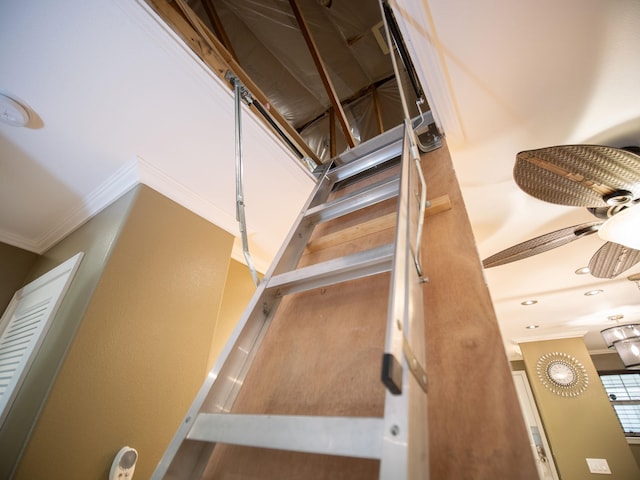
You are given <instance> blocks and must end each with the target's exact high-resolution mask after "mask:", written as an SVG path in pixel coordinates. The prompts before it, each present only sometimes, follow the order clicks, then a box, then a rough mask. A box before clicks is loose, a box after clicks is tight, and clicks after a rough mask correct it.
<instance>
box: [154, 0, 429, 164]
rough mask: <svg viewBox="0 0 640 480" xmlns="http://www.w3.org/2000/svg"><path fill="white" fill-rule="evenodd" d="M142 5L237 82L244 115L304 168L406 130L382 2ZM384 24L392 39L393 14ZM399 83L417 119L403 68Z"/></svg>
mask: <svg viewBox="0 0 640 480" xmlns="http://www.w3.org/2000/svg"><path fill="white" fill-rule="evenodd" d="M146 1H147V3H148V4H149V5H150V6H151V7H152V8H153V9H154V10H155V11H156V12H157V13H158V14H159V15H160V16H161V17H162V18H163V19H164V20H165V21H166V22H167V23H168V24H169V26H170V27H171V28H173V30H174V31H176V32H177V33H178V34H179V35H180V36H181V37H182V39H183V40H184V41H185V42H186V43H187V44H188V45H189V46H190V47H191V48H192V49H193V50H194V52H195V53H196V54H197V55H198V56H199V57H200V58H201V59H202V60H203V61H204V62H205V63H206V64H207V65H209V67H211V69H212V70H213V71H214V72H215V73H216V74H217V75H218V76H219V77H220V78H221V79H223V80H225V76H226V74H227V72H229V71H231V72H232V73H233V74H235V75H236V76H237V77H238V78H239V79H240V80H241V81H242V83H243V84H244V85H245V86H246V87H247V89H248V90H249V91H250V92H251V94H252V95H253V96H254V97H255V100H256V101H255V102H254V104H253V105H251V106H250V108H251V109H252V110H253V111H254V113H256V114H257V116H258V117H259V118H262V119H263V120H264V121H265V122H266V123H267V125H268V126H269V127H270V128H271V129H272V130H273V131H274V133H275V134H276V135H277V136H279V137H280V138H281V139H282V140H283V142H284V143H285V144H286V145H287V146H288V147H289V148H291V150H292V151H294V152H295V153H296V155H297V156H298V158H300V159H301V160H302V161H303V163H304V161H305V160H308V159H310V160H311V161H312V164H319V163H324V162H326V161H327V160H329V159H330V158H333V157H335V156H336V155H337V154H338V153H340V152H343V151H345V150H347V149H349V148H351V147H353V146H355V145H358V144H360V143H362V142H364V141H366V140H369V139H371V138H374V137H376V136H377V135H379V134H381V133H383V132H385V131H388V130H390V129H391V128H393V127H395V126H397V125H400V124H401V123H402V121H403V118H404V115H403V109H402V105H401V99H400V94H399V92H398V86H397V82H396V78H395V75H394V73H393V72H394V70H393V65H392V61H391V56H390V55H389V53H388V48H387V49H386V50H387V51H386V52H385V48H383V47H386V41H385V37H384V35H386V32H385V31H384V27H383V25H384V23H383V22H382V15H381V9H380V4H379V2H378V0H362V1H358V2H350V1H321V0H171V1H169V0H146ZM385 15H386V16H387V22H389V24H390V25H391V27H390V28H391V30H392V31H393V30H394V24H395V20H394V19H393V14H392V12H391V9H390V8H389V7H385ZM396 33H397V32H396ZM396 38H400V37H399V35H398V36H397V37H396ZM401 43H402V42H400V44H399V45H398V50H399V51H400V53H401V55H399V57H400V60H399V61H398V62H397V63H398V64H399V65H401V66H403V65H405V62H406V61H409V62H410V60H408V55H407V54H406V49H404V48H403V47H404V46H403V45H402V44H401ZM394 52H395V54H396V55H398V53H397V52H396V51H395V49H394ZM409 70H410V71H412V72H413V70H412V67H411V66H410V67H409ZM400 77H401V82H402V83H403V87H404V91H405V92H406V95H407V103H408V105H409V106H410V107H411V108H412V110H413V111H411V112H410V114H411V115H412V116H414V117H415V116H417V115H418V114H419V113H420V112H419V110H418V108H417V107H416V106H415V105H416V100H417V99H418V98H419V97H422V96H423V95H422V91H421V88H420V86H419V84H418V81H417V79H416V78H415V74H413V78H412V76H411V75H409V74H408V73H407V69H406V68H401V72H400ZM225 82H226V83H228V81H227V80H225ZM229 88H233V87H232V85H229ZM416 92H419V93H416ZM422 110H425V111H426V110H428V107H427V106H426V105H425V107H424V108H422ZM307 163H311V162H307Z"/></svg>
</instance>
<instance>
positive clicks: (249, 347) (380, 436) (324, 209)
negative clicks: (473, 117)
mask: <svg viewBox="0 0 640 480" xmlns="http://www.w3.org/2000/svg"><path fill="white" fill-rule="evenodd" d="M427 117H428V118H429V119H430V120H431V121H430V122H427V123H431V124H432V123H433V121H432V117H431V116H430V114H427ZM423 123H425V122H423ZM411 128H412V127H411V125H410V124H409V122H408V121H405V124H404V125H401V126H399V127H396V128H395V129H393V130H390V131H388V132H386V133H385V134H382V135H380V136H378V137H376V138H374V139H372V140H370V141H369V142H365V143H363V144H361V145H360V146H358V147H356V148H355V149H352V150H350V151H347V152H346V153H344V154H342V155H341V156H338V157H337V158H336V159H334V160H333V161H332V162H330V163H329V164H325V165H321V166H320V167H319V168H318V169H317V172H316V176H317V177H318V182H317V185H316V187H315V189H314V190H313V192H312V194H311V196H310V198H309V199H308V201H307V203H306V205H305V207H304V209H303V210H302V212H301V213H300V215H299V217H298V218H297V221H296V223H295V225H294V226H293V228H292V229H291V231H290V232H289V234H288V236H287V238H286V240H285V242H284V244H283V246H282V247H281V248H280V251H279V252H278V253H277V255H276V257H275V259H274V261H273V263H272V265H271V267H270V268H269V270H268V272H267V273H266V274H265V276H264V278H263V280H262V282H261V283H260V285H259V286H258V288H257V290H256V292H255V294H254V295H253V297H252V299H251V301H250V303H249V305H248V307H247V309H246V311H245V313H244V314H243V316H242V318H241V320H240V321H239V322H238V324H237V326H236V328H235V330H234V332H233V333H232V335H231V338H230V339H229V341H228V343H227V345H226V346H225V348H224V349H223V351H222V353H221V355H220V357H219V359H218V361H217V362H216V364H215V365H214V367H213V369H212V370H211V372H210V374H209V375H208V377H207V379H206V381H205V383H204V385H203V386H202V388H201V389H200V392H199V393H198V395H197V396H196V398H195V400H194V402H193V404H192V406H191V408H190V410H189V411H188V413H187V414H186V416H185V418H184V421H183V422H182V424H181V426H180V427H179V430H178V432H177V433H176V434H175V436H174V438H173V440H172V441H171V443H170V445H169V447H168V449H167V451H166V452H165V454H164V456H163V457H162V459H161V461H160V463H159V464H158V466H157V468H156V470H155V472H154V474H153V477H152V478H154V479H174V478H175V479H194V478H201V476H202V472H203V471H204V469H205V467H206V465H207V463H208V461H209V458H210V457H211V455H212V453H213V452H214V448H215V446H216V444H231V445H244V446H254V447H262V448H269V449H277V450H291V451H299V452H307V453H313V454H325V455H338V456H346V457H356V458H368V459H379V461H380V467H379V478H380V479H385V480H387V479H409V478H421V479H424V478H428V470H429V468H428V446H427V440H428V432H427V404H426V402H427V394H426V391H427V388H426V384H427V378H426V373H425V370H424V359H425V351H424V327H423V323H424V321H423V319H424V316H423V305H422V301H423V300H422V288H423V285H422V283H424V279H423V278H422V273H421V267H420V266H419V253H420V252H419V249H420V246H419V240H420V239H419V233H420V230H421V228H422V218H423V215H424V207H425V202H424V197H425V194H426V192H425V191H424V190H425V186H424V184H422V183H421V179H420V177H421V176H422V172H421V171H419V169H420V166H419V161H414V160H415V158H414V157H415V155H414V156H412V154H411V151H412V149H414V150H415V151H417V149H415V148H414V147H415V143H413V141H412V135H413V131H411ZM439 145H440V142H439V139H438V137H437V136H434V137H433V139H432V141H431V143H430V145H429V148H433V149H435V148H438V147H439ZM390 162H396V164H398V163H399V166H396V168H397V169H398V170H399V174H397V175H394V176H393V177H392V178H390V179H389V178H387V179H384V180H382V181H376V182H374V183H373V184H371V185H369V186H367V187H365V188H360V189H358V190H356V191H353V192H351V193H350V194H348V195H345V196H342V197H340V198H338V199H334V200H328V199H329V196H330V194H331V192H332V191H334V190H335V189H336V188H339V187H340V185H343V184H344V183H346V181H349V182H356V181H357V179H358V178H359V177H362V176H366V175H367V174H368V173H370V172H372V171H378V170H380V169H382V168H384V167H383V166H384V165H389V163H390ZM396 196H397V197H398V198H397V218H396V224H395V240H394V241H393V242H391V243H389V244H386V245H382V246H379V247H375V248H373V249H369V250H365V251H361V252H357V253H354V254H351V255H347V256H343V257H340V258H335V259H332V260H328V261H325V262H321V263H318V264H315V265H311V266H307V267H303V268H296V267H297V265H298V262H299V259H300V258H301V256H302V255H303V252H304V250H305V247H306V245H307V242H308V241H309V238H310V236H311V233H312V232H313V230H314V228H315V226H317V225H318V224H321V223H323V222H327V221H329V220H332V219H336V218H338V217H342V216H345V215H347V214H350V213H352V212H356V211H358V210H360V209H363V208H366V207H369V206H372V205H376V204H379V203H380V202H382V201H384V200H387V199H390V198H393V197H396ZM420 197H422V199H423V201H422V204H421V203H420V201H419V200H420ZM382 272H391V274H390V278H391V281H390V286H389V300H388V313H387V325H386V340H385V345H384V354H383V358H380V364H381V365H382V374H381V378H382V382H383V383H384V385H385V387H386V389H385V394H384V395H385V399H384V416H383V417H337V416H300V415H249V414H237V413H233V405H234V401H235V399H236V398H237V396H238V394H239V392H240V389H241V388H242V385H243V383H244V380H245V378H246V376H247V372H248V371H249V369H250V367H251V364H252V361H253V359H254V358H255V356H256V353H257V351H258V349H259V348H260V345H261V341H262V339H263V338H264V337H265V335H266V332H267V330H268V329H269V326H270V324H271V323H272V319H273V318H274V315H275V314H276V311H277V309H278V305H279V304H280V301H281V299H282V298H283V296H285V295H291V294H295V293H299V292H304V291H308V290H312V289H318V288H322V287H326V286H328V285H332V284H336V283H340V282H347V281H349V280H353V279H358V278H363V277H368V276H372V275H377V274H380V273H382Z"/></svg>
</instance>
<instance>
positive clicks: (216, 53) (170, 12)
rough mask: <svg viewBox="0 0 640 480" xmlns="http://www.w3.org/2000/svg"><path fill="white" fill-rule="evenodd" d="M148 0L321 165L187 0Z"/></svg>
mask: <svg viewBox="0 0 640 480" xmlns="http://www.w3.org/2000/svg"><path fill="white" fill-rule="evenodd" d="M145 1H146V2H147V4H149V6H151V8H153V9H154V10H155V12H156V13H157V14H158V15H160V17H162V19H163V20H164V21H165V22H166V23H167V24H168V25H169V26H170V27H171V28H172V29H173V30H174V31H175V32H176V33H177V34H178V35H179V36H180V37H181V38H182V40H184V42H185V43H186V44H187V45H189V47H191V49H192V50H193V51H194V52H195V53H196V54H197V55H198V56H199V57H200V58H201V59H202V61H203V62H204V63H206V64H207V65H208V66H209V67H210V68H211V70H212V71H213V73H215V74H216V75H217V76H218V77H219V78H220V79H221V80H223V81H224V82H225V83H226V84H227V85H229V87H230V88H231V87H232V85H230V84H229V82H228V81H227V80H226V79H225V75H226V73H227V72H228V71H231V72H233V73H234V74H235V75H236V76H237V77H238V78H239V79H240V81H241V82H242V83H243V84H244V86H245V87H246V88H247V89H248V90H249V91H250V92H251V94H252V95H253V97H254V99H255V100H256V101H257V102H258V103H260V104H261V105H262V106H263V109H264V110H265V111H268V113H269V115H270V117H271V119H270V120H271V121H273V122H274V123H275V124H276V125H278V126H279V127H280V128H281V129H282V131H283V132H284V133H285V134H286V137H287V139H288V140H289V141H290V142H291V144H292V145H293V146H294V147H295V148H296V149H298V151H299V152H302V153H303V154H304V155H306V156H308V157H309V158H311V159H312V160H313V161H314V162H316V163H317V164H320V163H322V162H321V161H320V159H319V158H318V155H317V154H316V153H315V152H314V151H313V150H312V149H311V148H310V147H309V145H307V143H306V142H305V141H304V140H303V139H302V136H301V135H300V134H299V133H298V131H297V130H296V129H295V128H293V127H292V126H291V124H290V123H289V122H288V121H287V120H286V119H285V118H284V117H283V116H282V115H281V114H280V112H278V110H277V109H276V108H274V107H273V106H272V105H271V104H270V102H269V99H268V98H267V96H266V95H265V94H264V93H263V92H262V91H261V90H260V89H259V88H258V86H257V85H256V84H255V83H254V82H253V80H251V78H250V77H249V75H248V74H247V73H246V72H245V71H244V70H243V69H242V67H240V65H239V64H238V62H236V61H235V60H234V59H233V56H232V55H231V53H229V51H228V50H227V49H226V48H225V47H224V45H222V42H221V41H220V40H218V38H217V37H216V36H215V35H214V34H213V33H212V32H211V31H210V30H209V29H208V27H207V26H206V25H205V24H204V23H203V22H202V20H200V18H199V17H198V16H197V15H196V13H195V12H194V11H193V10H192V9H191V8H190V7H189V6H188V5H187V4H186V2H185V1H184V0H174V1H173V2H171V3H169V1H167V0H145ZM174 5H175V6H174ZM178 8H179V9H180V10H178ZM250 108H251V109H252V110H253V111H254V113H256V114H257V115H258V118H261V119H263V120H264V122H265V124H266V125H267V126H268V127H269V128H270V129H273V126H272V125H270V123H269V120H268V119H266V118H265V117H264V116H263V115H262V113H261V112H258V111H257V109H255V107H254V106H251V107H250Z"/></svg>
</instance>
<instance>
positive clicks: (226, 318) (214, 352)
mask: <svg viewBox="0 0 640 480" xmlns="http://www.w3.org/2000/svg"><path fill="white" fill-rule="evenodd" d="M255 291H256V284H255V283H253V278H251V273H250V272H249V267H247V266H246V265H244V264H242V263H240V262H238V261H236V260H233V259H232V260H231V261H230V262H229V270H228V271H227V281H226V283H225V286H224V295H223V297H222V303H221V305H220V314H219V315H218V321H217V322H216V329H215V334H214V337H213V344H212V346H211V354H210V355H209V361H208V363H207V367H208V368H207V370H210V369H211V367H213V364H214V363H215V361H216V359H217V358H218V356H219V355H220V352H221V351H222V349H223V347H224V346H225V344H226V343H227V340H228V339H229V336H230V335H231V332H233V329H234V327H235V326H236V324H237V323H238V320H240V317H241V316H242V314H243V313H244V311H245V309H246V308H247V305H248V304H249V300H251V297H252V296H253V294H254V293H255Z"/></svg>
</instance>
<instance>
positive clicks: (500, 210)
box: [0, 0, 640, 358]
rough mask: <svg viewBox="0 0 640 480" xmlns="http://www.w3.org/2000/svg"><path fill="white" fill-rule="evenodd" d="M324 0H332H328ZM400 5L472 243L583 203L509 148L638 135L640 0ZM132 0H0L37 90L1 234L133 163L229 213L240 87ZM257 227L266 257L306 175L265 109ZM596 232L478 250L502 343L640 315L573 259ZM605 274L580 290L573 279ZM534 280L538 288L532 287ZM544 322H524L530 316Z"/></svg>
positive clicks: (255, 133) (4, 190) (49, 237)
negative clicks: (526, 180)
mask: <svg viewBox="0 0 640 480" xmlns="http://www.w3.org/2000/svg"><path fill="white" fill-rule="evenodd" d="M334 1H335V0H334ZM397 3H398V10H397V13H398V17H399V21H400V23H401V25H402V27H403V29H404V30H405V32H406V33H407V38H406V40H407V41H408V43H409V47H410V49H411V50H412V52H413V54H414V59H415V60H416V63H417V67H418V70H419V74H420V75H421V77H422V80H423V83H424V84H425V85H426V87H427V89H428V90H429V97H430V103H431V105H432V107H433V108H434V110H435V113H436V115H437V116H438V118H439V121H440V124H441V126H442V128H443V129H444V131H445V133H446V135H447V141H448V144H449V148H450V150H451V153H452V157H453V160H454V163H455V165H456V171H457V174H458V177H459V180H460V183H461V186H462V189H463V193H464V196H465V200H466V203H467V208H468V211H469V215H470V218H471V221H472V225H473V228H474V231H475V234H476V238H477V240H478V250H479V253H480V256H481V257H482V258H484V257H487V256H489V255H490V254H493V253H495V252H497V251H499V250H502V249H503V248H506V247H508V246H511V245H513V244H515V243H519V242H521V241H524V240H526V239H528V238H531V237H533V236H537V235H540V234H543V233H547V232H549V231H552V230H555V229H559V228H562V227H566V226H571V225H575V224H578V223H582V222H585V221H590V220H592V218H593V217H591V215H590V214H589V213H588V212H587V211H586V210H585V209H576V208H571V207H562V206H557V205H550V204H545V203H543V202H541V201H538V200H535V199H533V198H530V197H528V196H527V195H525V194H524V193H522V192H521V191H520V190H518V188H517V187H516V186H515V183H514V182H513V180H512V168H513V163H514V160H515V155H516V153H517V152H518V151H520V150H525V149H531V148H538V147H545V146H551V145H557V144H569V143H597V144H606V145H613V146H625V145H629V144H634V145H640V89H639V88H638V86H637V85H638V78H640V64H639V62H638V54H637V46H638V45H640V30H638V29H637V25H638V24H639V21H640V3H639V2H637V0H618V1H615V2H602V1H601V0H567V1H564V2H552V1H543V2H540V1H536V2H534V1H531V0H523V1H520V2H513V1H510V0H493V1H487V2H477V1H474V0H456V1H452V0H425V1H420V0H402V1H398V2H397ZM154 18H155V17H154V16H153V15H152V14H151V12H150V11H149V9H148V8H147V7H146V5H145V4H144V2H142V1H141V0H111V1H108V2H105V1H99V0H59V1H57V2H46V1H44V0H41V1H40V2H36V1H34V2H13V3H6V2H5V4H3V5H2V6H1V7H0V61H1V64H0V92H2V93H9V94H11V95H13V96H14V97H17V98H18V99H20V100H21V101H23V102H24V103H25V104H27V105H28V107H29V108H30V109H31V113H32V116H33V120H32V122H31V123H30V125H29V128H22V129H20V128H16V127H12V126H8V125H4V124H0V152H1V156H0V205H2V208H1V209H0V241H4V242H6V243H9V244H12V245H17V246H20V247H22V248H26V249H29V250H32V251H36V252H42V251H44V250H46V249H47V248H49V247H50V246H51V245H53V244H54V243H55V242H56V241H58V240H59V239H61V238H63V237H64V235H66V234H67V233H68V232H69V231H71V230H72V229H73V228H75V227H76V226H77V225H79V224H80V223H82V222H83V221H85V220H86V219H87V218H89V217H90V216H91V215H93V214H95V213H96V212H97V211H99V210H100V209H101V208H103V207H104V206H106V205H107V204H108V203H110V201H112V200H113V199H114V198H115V196H117V195H118V194H120V193H122V192H123V191H125V190H126V189H127V188H130V187H131V186H132V185H134V184H135V183H137V182H138V181H140V180H142V181H143V182H144V183H147V184H149V185H150V186H151V187H153V188H155V189H157V190H158V191H160V192H162V193H164V194H165V195H167V196H169V197H170V198H173V199H174V200H176V201H178V202H180V203H182V204H183V205H185V206H187V207H188V208H191V209H192V210H193V211H195V212H196V213H198V214H199V215H202V216H203V217H205V218H207V219H209V220H211V221H212V222H214V223H216V224H218V225H220V226H221V227H222V228H224V229H226V230H228V231H230V232H232V233H234V234H235V233H237V227H236V224H235V198H234V195H235V193H234V187H235V183H234V173H233V164H234V160H235V157H234V141H233V116H232V113H233V100H232V97H231V93H230V92H229V91H228V90H227V88H226V87H225V86H223V85H221V84H220V83H219V82H218V80H217V79H216V78H215V77H214V76H213V75H211V74H210V73H209V72H208V71H207V69H206V68H205V67H204V66H203V65H202V64H201V63H200V62H199V60H198V59H197V58H196V57H195V56H194V55H193V54H192V53H191V52H190V51H189V50H188V49H187V48H186V47H184V46H183V44H182V42H180V41H179V40H178V39H177V38H176V37H175V36H173V35H172V34H171V33H170V32H169V31H167V29H166V28H163V26H162V25H161V24H160V23H159V22H157V21H156V20H155V19H154ZM243 138H244V142H243V148H244V159H245V169H244V170H245V196H246V204H247V216H248V225H249V233H250V238H251V246H252V251H253V253H254V255H255V256H256V258H257V260H258V262H257V263H258V266H259V267H260V268H261V269H262V270H264V269H266V266H267V264H268V261H269V258H270V256H272V255H273V254H274V253H275V251H276V250H277V248H278V247H279V245H280V243H281V240H282V238H283V237H284V235H285V234H286V232H287V231H288V230H289V227H290V226H291V224H292V223H293V220H294V218H295V216H296V215H297V213H298V211H299V209H300V207H301V205H302V203H303V202H304V200H305V199H306V197H307V195H308V193H309V191H310V189H311V188H312V184H313V181H312V179H311V178H310V176H309V175H308V174H307V173H306V172H305V171H304V169H303V168H302V167H301V166H299V165H298V163H297V161H296V160H295V159H294V158H293V156H292V155H291V154H290V153H289V152H288V150H287V149H286V148H284V147H282V146H281V145H280V144H279V142H277V141H276V140H274V139H273V138H272V136H271V135H270V134H269V132H267V131H266V129H265V128H264V127H263V126H262V124H261V123H260V122H256V121H254V120H253V119H252V118H251V116H250V115H249V114H246V115H244V116H243ZM283 186H286V188H285V187H283ZM601 244H602V242H601V241H600V240H599V239H598V238H597V236H595V235H592V236H591V237H588V238H585V239H582V240H579V241H577V242H573V243H572V244H569V245H566V246H563V247H560V248H558V249H556V250H553V251H550V252H547V253H544V254H541V255H538V256H536V257H533V258H529V259H527V260H523V261H520V262H516V263H513V264H510V265H505V266H501V267H495V268H493V269H488V270H486V278H487V282H488V284H489V286H490V289H491V292H492V296H493V299H494V302H495V307H496V312H497V315H498V319H499V322H500V325H501V329H502V332H503V337H504V340H505V346H506V348H507V352H508V354H509V356H510V357H511V358H517V348H516V343H514V342H516V341H521V340H526V339H536V338H555V337H559V336H566V335H582V334H585V333H586V332H588V333H586V337H585V340H586V343H587V346H588V348H589V349H590V350H591V351H600V350H602V349H604V345H603V343H602V341H601V340H600V338H599V334H598V331H599V330H600V329H601V328H603V327H604V326H605V325H609V324H610V323H611V322H610V321H608V320H607V317H608V316H610V315H613V314H618V313H622V314H624V315H625V320H640V291H639V290H638V288H637V287H636V286H635V284H633V283H632V282H630V281H628V280H626V276H627V275H629V274H631V273H636V272H640V267H634V268H633V269H632V270H629V271H628V272H626V273H625V274H623V275H622V276H621V277H622V278H621V279H616V280H606V281H603V280H599V279H595V278H593V277H591V276H589V275H586V276H578V275H575V274H574V273H573V272H574V270H576V269H577V268H579V267H582V266H584V265H586V264H587V263H588V260H589V258H590V256H591V255H592V254H593V253H594V252H595V251H596V250H597V248H598V247H599V246H600V245H601ZM594 288H600V289H603V290H604V292H603V293H602V294H601V295H599V296H595V297H586V296H584V295H583V293H584V292H586V291H588V290H591V289H594ZM527 299H535V300H537V301H538V303H537V304H536V305H533V306H529V307H524V306H522V305H520V303H521V302H522V301H524V300H527ZM531 324H535V325H539V327H540V328H538V329H536V330H527V329H526V328H525V327H526V326H527V325H531Z"/></svg>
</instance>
